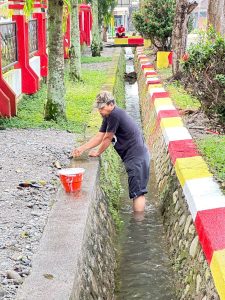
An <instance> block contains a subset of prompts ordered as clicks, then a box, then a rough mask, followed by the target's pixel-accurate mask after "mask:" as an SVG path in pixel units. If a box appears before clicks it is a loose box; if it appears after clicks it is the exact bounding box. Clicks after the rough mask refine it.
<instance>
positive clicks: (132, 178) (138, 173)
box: [124, 151, 150, 199]
mask: <svg viewBox="0 0 225 300" xmlns="http://www.w3.org/2000/svg"><path fill="white" fill-rule="evenodd" d="M124 165H125V168H126V171H127V174H128V184H129V197H130V199H135V198H137V197H139V196H141V195H144V194H146V193H147V192H148V191H147V184H148V180H149V171H150V156H149V152H148V151H146V152H145V153H144V155H142V156H141V157H135V158H132V159H129V160H125V161H124Z"/></svg>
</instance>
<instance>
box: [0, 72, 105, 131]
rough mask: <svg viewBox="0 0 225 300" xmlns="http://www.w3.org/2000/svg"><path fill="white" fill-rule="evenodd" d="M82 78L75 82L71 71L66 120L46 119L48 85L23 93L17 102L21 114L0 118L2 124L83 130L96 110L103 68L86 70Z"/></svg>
mask: <svg viewBox="0 0 225 300" xmlns="http://www.w3.org/2000/svg"><path fill="white" fill-rule="evenodd" d="M82 74H83V82H82V83H72V82H70V81H69V78H68V75H66V76H65V83H66V96H65V100H66V114H67V121H64V122H61V123H59V124H57V123H56V122H54V121H45V120H44V103H45V102H46V96H47V86H46V84H42V87H41V89H40V90H39V91H38V92H37V93H36V94H34V95H31V96H28V95H24V96H23V99H22V100H21V101H20V103H19V105H18V115H17V116H16V117H14V118H11V119H0V125H1V126H3V127H6V128H12V127H15V128H50V127H51V128H56V129H64V130H69V131H71V132H77V133H81V132H83V131H84V128H85V127H86V125H87V123H88V121H89V119H90V117H91V113H92V110H93V103H94V100H95V97H96V95H97V94H98V93H99V91H100V89H101V86H102V85H103V83H104V82H105V80H106V78H105V74H104V72H102V71H96V70H83V72H82Z"/></svg>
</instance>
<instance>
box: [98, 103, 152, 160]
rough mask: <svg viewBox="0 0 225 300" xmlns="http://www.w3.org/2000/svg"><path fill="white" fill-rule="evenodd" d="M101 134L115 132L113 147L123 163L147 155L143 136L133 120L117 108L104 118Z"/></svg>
mask: <svg viewBox="0 0 225 300" xmlns="http://www.w3.org/2000/svg"><path fill="white" fill-rule="evenodd" d="M99 131H100V132H113V133H114V139H113V145H114V148H115V149H116V151H117V153H118V154H119V156H120V157H121V158H122V160H123V161H125V160H128V159H132V158H133V157H138V156H141V155H143V154H144V153H146V151H147V147H146V145H145V143H144V139H143V136H142V134H141V132H140V130H139V128H138V126H137V124H136V123H135V122H134V121H133V119H132V118H131V117H130V116H129V115H128V114H127V113H126V112H125V111H124V110H122V109H120V108H118V107H115V108H114V109H113V111H112V112H111V113H110V115H109V116H108V117H104V118H103V121H102V125H101V128H100V130H99Z"/></svg>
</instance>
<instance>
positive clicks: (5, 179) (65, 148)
mask: <svg viewBox="0 0 225 300" xmlns="http://www.w3.org/2000/svg"><path fill="white" fill-rule="evenodd" d="M74 141H75V135H74V134H71V133H68V132H63V131H56V130H51V129H48V130H36V129H33V130H18V129H10V130H8V129H7V130H2V131H0V151H1V156H0V191H1V192H0V299H15V295H16V291H17V288H18V285H19V284H21V283H22V282H23V280H24V277H26V276H27V275H29V273H30V271H31V267H32V256H33V254H34V253H35V252H36V250H37V247H38V244H39V240H40V238H41V236H42V232H43V230H44V226H45V223H46V221H47V217H48V213H49V211H50V209H51V206H52V205H53V202H54V200H55V193H56V189H57V187H58V186H59V179H58V177H57V168H56V167H55V162H56V161H58V162H60V164H61V166H62V167H63V166H68V165H69V159H68V156H69V153H70V151H71V150H72V149H73V146H74ZM26 180H34V181H37V182H38V183H39V185H40V188H35V187H22V188H20V187H19V183H21V182H24V181H26Z"/></svg>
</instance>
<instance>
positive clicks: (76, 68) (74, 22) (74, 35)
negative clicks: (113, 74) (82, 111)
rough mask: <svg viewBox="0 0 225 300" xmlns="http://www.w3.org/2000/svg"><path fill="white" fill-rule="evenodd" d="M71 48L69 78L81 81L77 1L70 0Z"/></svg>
mask: <svg viewBox="0 0 225 300" xmlns="http://www.w3.org/2000/svg"><path fill="white" fill-rule="evenodd" d="M71 7H72V11H71V47H70V78H71V79H72V80H73V81H76V80H81V51H80V28H79V17H78V0H71Z"/></svg>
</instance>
